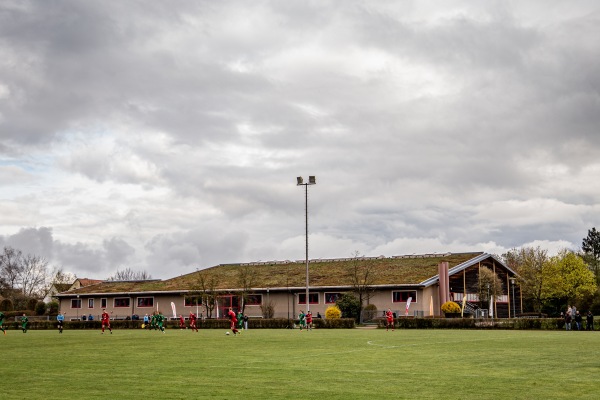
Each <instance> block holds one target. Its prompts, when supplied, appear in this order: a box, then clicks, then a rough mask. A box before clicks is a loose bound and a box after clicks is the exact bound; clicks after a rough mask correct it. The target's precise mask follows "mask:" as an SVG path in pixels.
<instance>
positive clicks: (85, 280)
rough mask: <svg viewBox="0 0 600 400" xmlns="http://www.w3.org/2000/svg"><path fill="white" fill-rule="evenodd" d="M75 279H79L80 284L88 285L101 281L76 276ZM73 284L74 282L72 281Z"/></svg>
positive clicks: (100, 281)
mask: <svg viewBox="0 0 600 400" xmlns="http://www.w3.org/2000/svg"><path fill="white" fill-rule="evenodd" d="M76 281H79V284H80V285H81V286H90V285H96V284H98V283H102V280H101V279H89V278H78V279H77V280H76ZM73 284H75V283H73Z"/></svg>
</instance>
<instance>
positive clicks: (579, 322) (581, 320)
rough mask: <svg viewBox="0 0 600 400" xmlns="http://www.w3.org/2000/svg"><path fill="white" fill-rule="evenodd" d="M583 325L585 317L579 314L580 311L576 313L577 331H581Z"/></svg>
mask: <svg viewBox="0 0 600 400" xmlns="http://www.w3.org/2000/svg"><path fill="white" fill-rule="evenodd" d="M582 323H583V317H582V316H581V314H579V311H576V312H575V329H577V330H578V331H580V330H581V324H582Z"/></svg>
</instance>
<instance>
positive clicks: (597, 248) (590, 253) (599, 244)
mask: <svg viewBox="0 0 600 400" xmlns="http://www.w3.org/2000/svg"><path fill="white" fill-rule="evenodd" d="M581 250H583V255H582V258H583V259H584V260H585V261H586V262H587V263H588V265H589V266H590V269H591V270H592V272H594V276H595V277H596V283H597V284H600V232H599V231H597V230H596V228H592V229H589V230H588V234H587V237H585V238H584V239H583V242H582V244H581Z"/></svg>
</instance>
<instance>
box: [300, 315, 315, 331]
mask: <svg viewBox="0 0 600 400" xmlns="http://www.w3.org/2000/svg"><path fill="white" fill-rule="evenodd" d="M298 321H299V322H298V325H300V330H302V329H304V328H306V329H307V330H312V328H313V315H312V312H311V311H310V310H308V312H307V313H306V314H304V311H303V310H300V314H298Z"/></svg>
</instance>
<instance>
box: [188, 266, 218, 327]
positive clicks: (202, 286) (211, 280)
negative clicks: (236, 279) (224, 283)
mask: <svg viewBox="0 0 600 400" xmlns="http://www.w3.org/2000/svg"><path fill="white" fill-rule="evenodd" d="M218 283H219V277H218V275H217V274H215V273H211V272H206V271H200V272H198V280H197V282H196V285H195V286H196V289H195V290H194V291H193V292H192V293H193V294H194V295H198V296H200V298H201V299H202V305H203V306H204V308H205V310H206V316H207V317H208V318H212V312H213V310H214V309H215V304H216V303H217V298H218V295H217V291H216V288H217V284H218Z"/></svg>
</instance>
